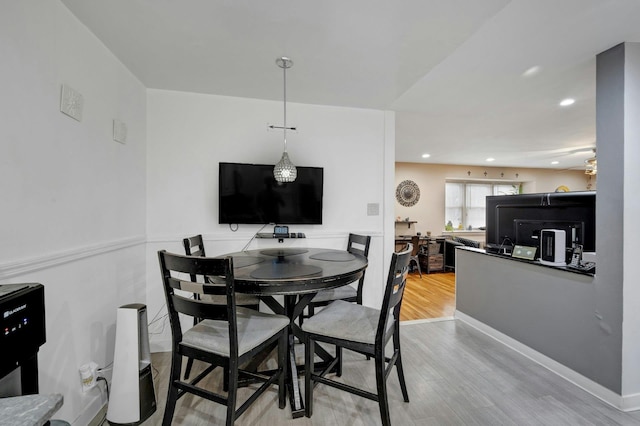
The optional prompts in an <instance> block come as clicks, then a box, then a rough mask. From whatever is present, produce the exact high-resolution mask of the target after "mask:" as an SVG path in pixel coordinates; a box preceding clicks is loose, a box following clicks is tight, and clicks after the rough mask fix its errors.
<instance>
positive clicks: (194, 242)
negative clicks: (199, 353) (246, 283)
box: [182, 234, 260, 390]
mask: <svg viewBox="0 0 640 426" xmlns="http://www.w3.org/2000/svg"><path fill="white" fill-rule="evenodd" d="M182 244H183V245H184V252H185V254H186V255H187V256H200V257H207V254H206V252H205V250H204V240H203V239H202V234H198V235H194V236H192V237H187V238H184V239H183V240H182ZM201 280H204V282H206V283H208V284H211V280H210V278H209V277H208V276H203V277H201ZM191 281H192V282H194V283H195V282H198V276H197V275H195V274H191ZM193 298H194V299H197V300H203V301H205V302H207V303H213V304H215V305H226V304H227V299H226V297H225V296H224V295H221V296H218V295H205V296H201V295H199V294H197V293H194V295H193ZM236 304H237V305H239V306H244V307H246V308H251V309H255V310H256V311H257V310H258V309H259V307H260V299H259V298H258V297H257V296H254V295H251V294H243V293H238V294H237V295H236ZM199 321H200V319H199V318H196V317H194V318H193V325H196V324H197V323H198V322H199ZM192 368H193V359H189V360H188V361H187V367H186V368H185V370H184V378H185V380H186V379H188V378H189V375H190V374H191V369H192ZM226 389H227V383H226V382H225V390H226Z"/></svg>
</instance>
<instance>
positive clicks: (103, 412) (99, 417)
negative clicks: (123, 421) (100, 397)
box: [87, 404, 107, 426]
mask: <svg viewBox="0 0 640 426" xmlns="http://www.w3.org/2000/svg"><path fill="white" fill-rule="evenodd" d="M106 418H107V404H104V405H103V406H102V408H100V411H98V414H96V415H95V416H94V417H93V419H91V421H90V422H89V423H88V424H87V426H101V425H102V424H103V423H104V420H105V419H106Z"/></svg>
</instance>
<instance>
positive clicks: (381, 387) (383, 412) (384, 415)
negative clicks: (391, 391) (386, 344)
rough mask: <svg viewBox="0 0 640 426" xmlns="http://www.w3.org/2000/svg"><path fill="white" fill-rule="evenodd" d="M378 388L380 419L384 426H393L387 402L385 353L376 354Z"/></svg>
mask: <svg viewBox="0 0 640 426" xmlns="http://www.w3.org/2000/svg"><path fill="white" fill-rule="evenodd" d="M375 358H376V360H375V361H376V387H377V389H378V405H379V407H380V417H381V419H382V425H383V426H391V416H390V415H389V402H388V401H387V383H386V375H385V366H386V363H385V360H384V352H381V353H377V354H376V357H375Z"/></svg>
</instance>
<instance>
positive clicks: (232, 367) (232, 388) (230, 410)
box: [225, 359, 238, 426]
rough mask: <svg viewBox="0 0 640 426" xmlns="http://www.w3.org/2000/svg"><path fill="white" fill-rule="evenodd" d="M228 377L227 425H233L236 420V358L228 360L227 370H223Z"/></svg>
mask: <svg viewBox="0 0 640 426" xmlns="http://www.w3.org/2000/svg"><path fill="white" fill-rule="evenodd" d="M225 376H228V377H229V391H228V392H227V423H226V425H227V426H233V424H234V423H235V421H236V397H237V395H238V360H237V359H236V360H229V370H228V371H226V372H225Z"/></svg>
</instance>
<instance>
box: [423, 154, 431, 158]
mask: <svg viewBox="0 0 640 426" xmlns="http://www.w3.org/2000/svg"><path fill="white" fill-rule="evenodd" d="M429 157H431V154H422V158H429Z"/></svg>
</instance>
